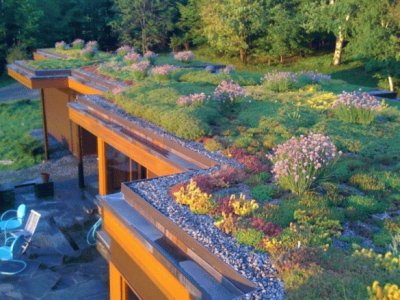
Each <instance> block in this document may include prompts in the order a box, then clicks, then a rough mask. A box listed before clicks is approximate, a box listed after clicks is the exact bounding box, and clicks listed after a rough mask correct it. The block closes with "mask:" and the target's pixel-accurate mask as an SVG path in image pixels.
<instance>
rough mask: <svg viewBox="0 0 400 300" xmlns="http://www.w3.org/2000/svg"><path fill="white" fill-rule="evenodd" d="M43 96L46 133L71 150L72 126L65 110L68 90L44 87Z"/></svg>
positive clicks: (68, 97)
mask: <svg viewBox="0 0 400 300" xmlns="http://www.w3.org/2000/svg"><path fill="white" fill-rule="evenodd" d="M43 97H44V108H45V114H46V123H47V131H48V133H49V134H51V135H52V136H53V137H55V138H56V139H57V140H58V141H59V142H61V143H63V144H65V145H67V146H68V149H69V150H70V151H73V134H72V131H73V128H72V125H71V122H70V120H69V117H68V110H67V104H68V102H69V99H70V93H69V90H68V89H57V88H46V89H43ZM74 131H75V130H74Z"/></svg>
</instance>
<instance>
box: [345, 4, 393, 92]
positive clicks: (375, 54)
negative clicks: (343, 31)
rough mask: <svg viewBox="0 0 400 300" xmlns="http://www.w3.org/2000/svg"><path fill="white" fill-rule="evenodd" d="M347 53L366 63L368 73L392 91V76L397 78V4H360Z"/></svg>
mask: <svg viewBox="0 0 400 300" xmlns="http://www.w3.org/2000/svg"><path fill="white" fill-rule="evenodd" d="M360 4H361V9H360V11H359V13H358V15H357V18H356V19H355V26H354V28H353V34H352V36H353V38H352V40H351V47H350V49H351V50H352V52H353V53H354V54H355V55H356V56H357V57H358V58H361V59H363V60H364V61H365V63H366V67H367V69H369V70H371V71H377V72H378V73H380V74H381V75H384V76H385V77H387V79H388V83H389V88H390V90H391V91H394V89H395V86H394V80H393V77H394V76H399V75H400V35H399V33H400V18H399V16H400V1H399V0H380V1H375V0H360Z"/></svg>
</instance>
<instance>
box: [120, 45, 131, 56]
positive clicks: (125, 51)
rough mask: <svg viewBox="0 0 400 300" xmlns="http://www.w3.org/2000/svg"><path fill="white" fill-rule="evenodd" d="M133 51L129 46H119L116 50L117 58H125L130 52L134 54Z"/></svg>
mask: <svg viewBox="0 0 400 300" xmlns="http://www.w3.org/2000/svg"><path fill="white" fill-rule="evenodd" d="M134 51H135V50H134V49H133V47H131V46H128V45H123V46H121V47H119V48H118V49H117V51H116V52H117V54H118V55H119V56H125V55H127V54H128V53H130V52H134Z"/></svg>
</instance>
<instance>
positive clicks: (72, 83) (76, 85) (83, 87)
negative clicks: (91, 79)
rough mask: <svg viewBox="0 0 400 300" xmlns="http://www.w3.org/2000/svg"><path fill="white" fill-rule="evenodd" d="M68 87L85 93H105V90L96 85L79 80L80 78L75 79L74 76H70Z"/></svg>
mask: <svg viewBox="0 0 400 300" xmlns="http://www.w3.org/2000/svg"><path fill="white" fill-rule="evenodd" d="M68 87H69V88H70V89H71V90H74V91H76V92H78V93H81V94H85V95H102V94H103V93H104V92H103V91H101V90H99V89H96V88H94V87H91V86H89V85H87V84H84V83H82V82H79V81H78V80H75V79H74V78H72V77H69V78H68Z"/></svg>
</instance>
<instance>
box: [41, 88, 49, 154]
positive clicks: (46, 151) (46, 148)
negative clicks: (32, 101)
mask: <svg viewBox="0 0 400 300" xmlns="http://www.w3.org/2000/svg"><path fill="white" fill-rule="evenodd" d="M40 99H41V101H42V118H43V144H44V159H45V160H49V158H50V155H49V139H48V133H47V119H46V107H45V103H44V92H43V89H40Z"/></svg>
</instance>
